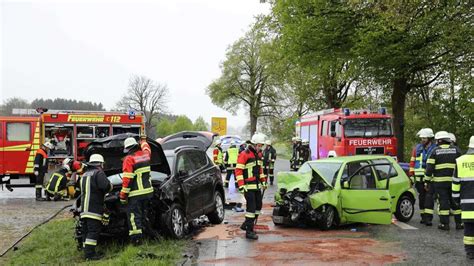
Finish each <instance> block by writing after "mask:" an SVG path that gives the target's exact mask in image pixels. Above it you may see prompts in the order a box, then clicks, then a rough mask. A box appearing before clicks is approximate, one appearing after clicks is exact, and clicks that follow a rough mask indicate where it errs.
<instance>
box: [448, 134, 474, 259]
mask: <svg viewBox="0 0 474 266" xmlns="http://www.w3.org/2000/svg"><path fill="white" fill-rule="evenodd" d="M468 147H469V149H468V150H467V153H466V154H465V155H463V156H461V157H459V158H457V159H456V169H455V170H454V176H453V185H452V193H453V194H452V197H453V199H454V201H455V202H456V203H457V204H460V205H461V210H462V211H461V218H462V221H463V222H464V249H465V250H466V255H467V257H468V259H469V260H474V136H472V137H471V139H470V140H469V146H468Z"/></svg>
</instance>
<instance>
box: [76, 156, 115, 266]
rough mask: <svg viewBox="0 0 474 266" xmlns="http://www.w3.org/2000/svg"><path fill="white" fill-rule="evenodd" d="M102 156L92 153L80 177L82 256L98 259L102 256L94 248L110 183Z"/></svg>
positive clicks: (110, 186)
mask: <svg viewBox="0 0 474 266" xmlns="http://www.w3.org/2000/svg"><path fill="white" fill-rule="evenodd" d="M103 167H104V157H102V155H100V154H92V155H91V157H90V159H89V165H88V167H87V171H86V172H85V173H84V175H83V176H82V178H81V184H80V187H81V221H82V225H83V228H84V234H83V237H84V240H83V243H84V258H85V259H86V260H99V259H101V258H102V257H103V255H102V254H98V253H97V252H96V250H95V247H96V246H97V240H98V239H99V234H100V231H101V228H102V223H103V219H104V197H105V194H107V193H108V192H110V191H111V190H112V184H111V183H110V181H109V180H108V179H107V176H106V175H105V173H104V170H103Z"/></svg>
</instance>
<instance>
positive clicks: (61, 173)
mask: <svg viewBox="0 0 474 266" xmlns="http://www.w3.org/2000/svg"><path fill="white" fill-rule="evenodd" d="M67 173H68V170H67V169H66V168H64V167H61V168H60V169H59V170H58V171H57V172H55V173H54V174H52V175H51V177H50V178H49V180H48V184H47V185H46V191H48V192H49V193H51V194H56V193H58V192H59V191H61V190H64V189H66V185H67V178H66V174H67Z"/></svg>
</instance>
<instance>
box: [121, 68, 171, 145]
mask: <svg viewBox="0 0 474 266" xmlns="http://www.w3.org/2000/svg"><path fill="white" fill-rule="evenodd" d="M168 94H169V90H168V87H167V86H166V85H165V84H160V83H156V82H155V81H153V80H151V79H150V78H148V77H145V76H138V75H133V76H132V77H131V78H130V81H129V84H128V91H127V93H126V94H125V95H124V96H123V97H122V99H120V101H119V102H118V103H117V107H118V108H119V109H121V110H127V109H130V108H133V109H135V110H138V111H141V112H142V113H144V114H145V117H146V120H145V129H146V133H147V135H150V136H154V134H155V131H154V130H153V129H154V127H155V125H154V124H153V123H154V121H156V120H157V117H158V114H159V113H163V112H165V111H166V104H167V102H168Z"/></svg>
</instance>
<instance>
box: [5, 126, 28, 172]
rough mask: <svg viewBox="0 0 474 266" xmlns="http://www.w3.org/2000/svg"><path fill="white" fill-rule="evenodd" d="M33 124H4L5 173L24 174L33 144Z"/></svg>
mask: <svg viewBox="0 0 474 266" xmlns="http://www.w3.org/2000/svg"><path fill="white" fill-rule="evenodd" d="M33 123H35V122H29V121H27V122H23V121H18V122H6V123H5V128H4V131H5V134H4V136H5V137H4V138H3V150H4V152H3V156H4V159H5V160H4V166H3V167H4V170H5V173H10V174H24V173H25V172H26V170H27V167H28V166H27V164H28V161H29V160H28V159H29V157H30V153H31V148H32V147H31V146H32V143H33V128H34V125H33Z"/></svg>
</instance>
